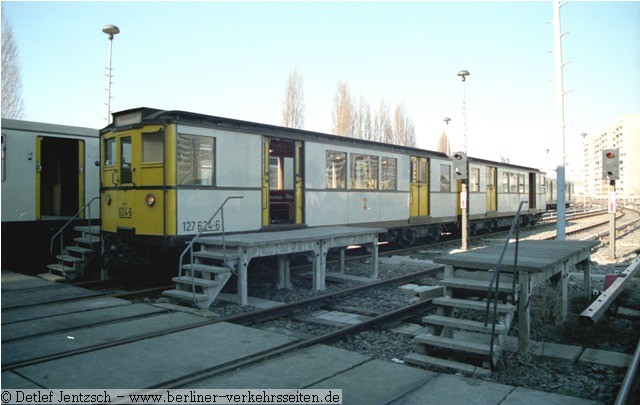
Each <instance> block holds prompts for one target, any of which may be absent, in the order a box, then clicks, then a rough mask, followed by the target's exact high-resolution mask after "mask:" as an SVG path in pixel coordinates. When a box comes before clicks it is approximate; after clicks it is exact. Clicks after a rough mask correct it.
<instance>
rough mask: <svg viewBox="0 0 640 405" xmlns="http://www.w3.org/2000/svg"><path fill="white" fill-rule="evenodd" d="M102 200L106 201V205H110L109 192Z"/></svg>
mask: <svg viewBox="0 0 640 405" xmlns="http://www.w3.org/2000/svg"><path fill="white" fill-rule="evenodd" d="M104 201H105V202H106V203H107V205H111V194H107V195H105V196H104Z"/></svg>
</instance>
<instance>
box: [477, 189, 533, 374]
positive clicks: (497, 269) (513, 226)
mask: <svg viewBox="0 0 640 405" xmlns="http://www.w3.org/2000/svg"><path fill="white" fill-rule="evenodd" d="M524 203H525V201H524V200H522V201H520V205H518V211H517V212H516V215H515V217H514V218H513V222H512V223H511V228H510V229H509V234H508V235H507V240H506V241H505V242H504V246H503V247H502V252H501V253H500V258H499V259H498V263H497V264H496V267H495V270H494V273H493V277H492V278H491V281H490V282H489V288H488V289H487V310H486V313H485V319H484V326H485V327H486V326H487V325H488V323H489V313H490V311H491V304H492V303H493V317H492V323H491V342H490V344H489V347H490V349H489V350H490V352H489V356H490V358H491V369H492V370H493V368H494V364H493V340H494V336H495V331H496V319H497V316H498V299H499V294H500V266H501V265H502V260H503V259H504V254H505V252H506V251H507V247H508V246H509V241H510V240H511V236H512V235H513V232H514V230H515V233H516V235H515V236H516V241H515V254H514V257H513V275H512V279H513V281H512V287H511V295H512V299H513V304H515V296H516V295H515V291H516V279H517V278H518V243H519V241H520V232H519V230H520V211H521V210H522V206H523V205H524ZM494 283H495V289H494ZM492 293H493V294H492ZM492 295H493V299H492Z"/></svg>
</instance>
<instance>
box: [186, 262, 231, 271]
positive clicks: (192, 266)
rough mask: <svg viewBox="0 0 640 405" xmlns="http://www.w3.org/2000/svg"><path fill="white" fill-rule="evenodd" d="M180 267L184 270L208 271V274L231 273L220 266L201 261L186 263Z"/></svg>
mask: <svg viewBox="0 0 640 405" xmlns="http://www.w3.org/2000/svg"><path fill="white" fill-rule="evenodd" d="M182 269H183V270H186V271H199V272H202V273H210V274H224V273H231V271H230V270H229V269H228V268H226V267H222V266H213V265H210V264H203V263H187V264H183V265H182Z"/></svg>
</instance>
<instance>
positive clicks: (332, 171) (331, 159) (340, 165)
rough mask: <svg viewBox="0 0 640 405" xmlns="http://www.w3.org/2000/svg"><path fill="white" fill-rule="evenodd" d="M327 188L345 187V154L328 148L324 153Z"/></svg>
mask: <svg viewBox="0 0 640 405" xmlns="http://www.w3.org/2000/svg"><path fill="white" fill-rule="evenodd" d="M325 171H326V173H327V184H326V187H327V188H336V189H337V188H342V189H344V188H347V154H346V152H336V151H333V150H328V151H327V153H326V169H325Z"/></svg>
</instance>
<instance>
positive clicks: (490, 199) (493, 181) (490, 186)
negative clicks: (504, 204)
mask: <svg viewBox="0 0 640 405" xmlns="http://www.w3.org/2000/svg"><path fill="white" fill-rule="evenodd" d="M497 183H498V169H497V168H495V167H491V166H488V167H487V212H489V211H497V210H498V187H497Z"/></svg>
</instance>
